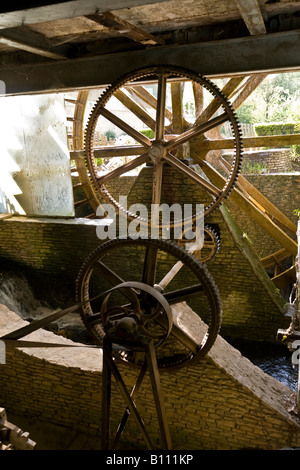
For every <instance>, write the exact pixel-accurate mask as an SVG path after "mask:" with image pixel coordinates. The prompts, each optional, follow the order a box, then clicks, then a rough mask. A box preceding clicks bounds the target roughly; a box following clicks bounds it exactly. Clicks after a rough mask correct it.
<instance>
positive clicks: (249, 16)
mask: <svg viewBox="0 0 300 470" xmlns="http://www.w3.org/2000/svg"><path fill="white" fill-rule="evenodd" d="M236 2H237V6H238V9H239V10H240V13H241V15H242V18H243V20H244V22H245V24H246V26H247V28H248V30H249V33H250V34H251V36H256V35H260V34H266V33H267V30H266V27H265V22H264V18H263V13H262V7H261V6H260V3H259V0H236Z"/></svg>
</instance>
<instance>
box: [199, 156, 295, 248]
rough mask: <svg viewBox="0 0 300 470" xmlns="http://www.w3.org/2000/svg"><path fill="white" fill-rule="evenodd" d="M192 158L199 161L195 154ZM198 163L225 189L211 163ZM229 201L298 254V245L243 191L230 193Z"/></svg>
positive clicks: (208, 175)
mask: <svg viewBox="0 0 300 470" xmlns="http://www.w3.org/2000/svg"><path fill="white" fill-rule="evenodd" d="M192 158H194V159H197V155H196V154H195V152H193V154H192ZM197 163H199V166H200V167H201V168H202V170H203V171H204V173H205V174H206V176H207V177H208V178H209V179H210V181H211V182H212V183H213V184H214V185H215V186H217V187H218V188H222V187H224V185H225V183H226V179H225V178H224V177H223V176H222V175H220V173H219V172H218V171H217V170H215V169H214V168H213V167H212V166H211V165H210V164H209V163H207V162H205V161H204V160H202V159H198V161H197ZM229 199H230V200H232V201H233V202H235V203H236V204H237V205H238V206H239V207H240V208H241V209H242V210H243V211H245V212H246V213H247V214H248V215H249V216H250V217H251V218H252V219H253V220H255V221H256V222H257V223H258V224H259V225H261V226H262V227H263V228H264V229H265V230H266V231H267V232H268V233H269V234H270V235H271V236H272V237H273V238H274V239H275V240H277V241H278V242H279V243H280V244H281V246H282V247H284V248H286V249H287V251H288V252H289V253H291V255H293V256H296V254H297V243H296V242H295V241H294V240H292V239H291V238H290V237H289V236H288V235H287V234H286V233H285V232H284V231H283V230H281V229H280V228H279V227H278V226H277V225H276V224H274V222H272V220H271V219H270V218H269V217H268V216H267V215H266V214H264V213H263V212H262V211H261V210H259V209H258V207H257V206H255V205H254V204H253V202H252V201H250V200H249V199H248V198H247V197H245V196H244V195H243V193H242V192H241V191H239V190H238V189H236V188H233V190H232V191H231V193H230V196H229Z"/></svg>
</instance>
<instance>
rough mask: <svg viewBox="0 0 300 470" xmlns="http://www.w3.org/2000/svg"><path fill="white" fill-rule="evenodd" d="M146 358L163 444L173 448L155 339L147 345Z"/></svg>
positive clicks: (169, 448)
mask: <svg viewBox="0 0 300 470" xmlns="http://www.w3.org/2000/svg"><path fill="white" fill-rule="evenodd" d="M146 359H147V364H148V369H149V376H150V382H151V386H152V392H153V396H154V402H155V406H156V412H157V417H158V423H159V428H160V433H161V439H162V444H163V449H165V450H171V449H172V439H171V434H170V429H169V425H168V419H167V414H166V409H165V403H164V399H163V393H162V388H161V382H160V376H159V370H158V365H157V360H156V354H155V348H154V344H153V341H150V342H149V343H148V344H147V345H146Z"/></svg>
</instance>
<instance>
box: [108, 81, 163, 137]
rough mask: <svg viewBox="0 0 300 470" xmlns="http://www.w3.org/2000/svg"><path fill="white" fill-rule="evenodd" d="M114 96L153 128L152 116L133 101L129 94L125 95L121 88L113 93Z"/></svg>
mask: <svg viewBox="0 0 300 470" xmlns="http://www.w3.org/2000/svg"><path fill="white" fill-rule="evenodd" d="M114 97H115V98H117V99H118V100H119V101H120V103H122V104H123V105H124V106H125V107H126V108H127V109H128V110H129V111H131V112H132V113H133V114H135V116H136V117H138V118H139V119H140V120H141V121H142V122H143V123H144V124H146V126H148V127H150V129H152V130H154V129H155V121H154V119H152V117H151V116H150V115H149V114H148V113H147V112H146V111H144V110H143V109H142V108H141V107H140V106H139V105H138V104H137V103H135V102H134V101H133V100H132V99H131V98H129V96H127V95H126V94H125V93H124V92H123V91H122V90H117V91H116V92H115V93H114Z"/></svg>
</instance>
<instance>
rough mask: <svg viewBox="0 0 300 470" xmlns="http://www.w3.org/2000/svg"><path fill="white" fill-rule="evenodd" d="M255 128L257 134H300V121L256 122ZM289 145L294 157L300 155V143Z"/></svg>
mask: <svg viewBox="0 0 300 470" xmlns="http://www.w3.org/2000/svg"><path fill="white" fill-rule="evenodd" d="M254 128H255V132H256V134H257V135H259V136H264V135H288V134H300V123H299V122H275V123H274V122H273V123H267V124H256V125H255V126H254ZM289 147H291V149H292V155H293V156H292V158H293V159H295V158H297V157H298V156H299V155H300V145H289V146H288V148H289ZM283 148H284V147H283Z"/></svg>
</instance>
